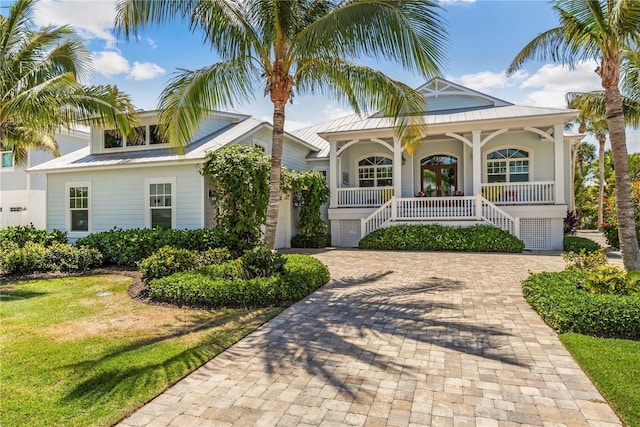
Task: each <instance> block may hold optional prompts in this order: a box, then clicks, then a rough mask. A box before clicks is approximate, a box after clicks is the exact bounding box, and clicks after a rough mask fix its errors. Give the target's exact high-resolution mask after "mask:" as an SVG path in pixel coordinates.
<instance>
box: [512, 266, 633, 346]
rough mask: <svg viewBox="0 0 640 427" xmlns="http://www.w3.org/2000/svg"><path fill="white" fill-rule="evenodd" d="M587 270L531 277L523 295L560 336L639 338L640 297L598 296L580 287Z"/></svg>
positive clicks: (524, 283)
mask: <svg viewBox="0 0 640 427" xmlns="http://www.w3.org/2000/svg"><path fill="white" fill-rule="evenodd" d="M586 275H587V272H585V271H569V270H567V271H563V272H559V273H539V274H532V275H530V276H529V277H528V278H527V279H525V280H524V282H523V294H524V297H525V298H526V300H527V301H529V304H531V305H532V306H533V308H534V309H535V310H536V311H537V312H538V314H540V316H541V317H542V319H543V320H544V321H545V322H546V323H547V324H548V325H549V326H551V327H552V328H553V329H555V330H556V331H558V332H559V333H565V332H576V333H580V334H585V335H594V336H600V337H616V338H627V339H640V294H632V295H615V294H597V293H591V292H588V291H586V290H585V289H580V288H578V286H577V285H578V284H579V283H580V282H582V281H584V280H586Z"/></svg>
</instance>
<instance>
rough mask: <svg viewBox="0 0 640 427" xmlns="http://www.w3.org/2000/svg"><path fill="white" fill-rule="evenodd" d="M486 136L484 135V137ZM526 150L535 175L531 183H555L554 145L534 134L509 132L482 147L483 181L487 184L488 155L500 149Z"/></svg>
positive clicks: (531, 177) (530, 178)
mask: <svg viewBox="0 0 640 427" xmlns="http://www.w3.org/2000/svg"><path fill="white" fill-rule="evenodd" d="M484 136H485V135H484V134H483V137H484ZM509 147H516V148H524V149H526V150H528V151H529V159H530V162H531V163H530V168H533V175H530V176H529V180H530V181H553V180H554V176H553V167H554V161H553V143H552V142H550V141H548V140H546V139H543V140H541V139H540V135H537V134H535V133H533V132H524V131H523V132H507V133H504V134H502V135H499V136H497V137H495V138H494V139H492V140H491V141H489V142H488V143H487V144H486V145H485V146H484V147H482V180H483V182H486V159H487V154H488V153H490V152H492V151H495V150H496V149H499V148H509Z"/></svg>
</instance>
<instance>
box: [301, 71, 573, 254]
mask: <svg viewBox="0 0 640 427" xmlns="http://www.w3.org/2000/svg"><path fill="white" fill-rule="evenodd" d="M418 90H419V91H420V92H422V93H423V94H424V96H425V99H426V101H427V111H426V112H425V121H426V123H427V132H426V135H425V136H424V138H423V139H422V141H421V144H420V145H419V147H418V148H417V149H416V150H415V152H413V153H408V152H407V151H406V150H405V149H404V148H403V146H402V141H400V140H398V139H397V138H396V137H395V136H394V130H393V122H392V120H390V119H389V118H387V117H382V116H380V115H378V114H374V115H370V116H367V117H358V116H351V117H346V118H343V119H339V120H335V121H332V122H328V123H323V124H320V125H317V126H312V127H309V128H306V129H301V130H299V131H296V132H294V134H295V135H297V136H298V137H300V138H301V139H304V140H307V141H309V142H311V143H312V144H314V145H317V146H319V147H322V150H321V151H320V152H318V153H311V155H310V156H309V158H308V160H309V163H311V164H313V165H314V166H313V167H315V168H318V169H326V170H328V181H329V187H330V189H331V200H330V203H329V207H328V219H329V220H330V227H331V236H332V244H333V245H335V246H357V244H358V241H359V240H360V239H361V238H362V237H363V236H365V235H366V234H368V233H370V232H372V231H374V230H376V229H378V228H380V227H388V226H391V225H397V224H416V223H421V224H425V223H441V224H447V225H459V226H468V225H473V224H484V223H488V224H493V225H495V226H497V227H500V228H502V229H505V230H508V231H509V232H510V233H512V234H514V235H516V236H517V237H519V238H520V239H522V240H523V241H524V243H525V246H526V248H527V249H537V250H549V249H559V250H561V249H562V236H563V219H564V218H565V217H566V214H567V210H569V209H573V206H571V192H572V185H571V177H570V169H571V167H570V164H571V163H570V162H571V160H570V158H571V155H570V150H571V146H572V145H573V144H575V143H576V142H577V141H579V140H580V139H581V137H582V135H575V134H572V135H569V134H565V133H564V128H565V125H566V124H567V123H568V122H570V121H571V120H573V119H575V118H576V117H577V115H578V112H577V111H575V110H566V109H554V108H539V107H525V106H519V105H514V104H512V103H509V102H507V101H503V100H501V99H497V98H494V97H492V96H489V95H486V94H483V93H480V92H477V91H474V90H471V89H469V88H466V87H464V86H461V85H458V84H456V83H453V82H450V81H447V80H444V79H440V78H436V79H433V80H431V81H430V82H428V83H427V84H425V85H423V86H422V87H420V88H419V89H418Z"/></svg>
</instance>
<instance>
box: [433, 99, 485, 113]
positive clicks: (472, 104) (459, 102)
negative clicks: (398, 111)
mask: <svg viewBox="0 0 640 427" xmlns="http://www.w3.org/2000/svg"><path fill="white" fill-rule="evenodd" d="M489 105H493V104H492V103H491V102H489V101H488V100H486V99H482V98H474V97H472V96H468V95H442V96H438V97H437V98H436V97H434V96H429V97H427V106H428V108H429V110H430V111H439V110H452V109H465V108H476V107H486V106H489Z"/></svg>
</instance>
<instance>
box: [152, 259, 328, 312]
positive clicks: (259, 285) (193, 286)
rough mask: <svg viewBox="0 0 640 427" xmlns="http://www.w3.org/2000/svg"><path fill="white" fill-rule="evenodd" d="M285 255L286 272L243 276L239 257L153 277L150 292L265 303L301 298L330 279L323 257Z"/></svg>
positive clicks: (171, 297) (233, 303)
mask: <svg viewBox="0 0 640 427" xmlns="http://www.w3.org/2000/svg"><path fill="white" fill-rule="evenodd" d="M284 258H285V260H286V263H285V264H284V272H283V273H282V274H276V275H273V276H270V277H257V278H252V279H240V278H238V265H239V263H238V262H237V260H236V261H230V262H227V263H225V264H221V265H212V266H208V267H203V268H200V269H197V270H191V271H186V272H183V273H176V274H173V275H171V276H168V277H163V278H161V279H155V280H151V281H150V282H149V296H150V297H151V299H152V300H155V301H162V302H170V303H174V304H185V305H191V306H205V307H265V306H272V305H285V304H289V303H292V302H295V301H298V300H299V299H301V298H303V297H305V296H306V295H308V294H309V293H311V292H313V291H314V290H315V289H317V288H319V287H320V286H322V285H324V284H325V283H327V282H328V281H329V278H330V276H329V270H328V269H327V267H326V266H325V265H324V264H323V263H322V262H320V261H319V260H317V259H315V258H313V257H310V256H308V255H300V254H289V255H284Z"/></svg>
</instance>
